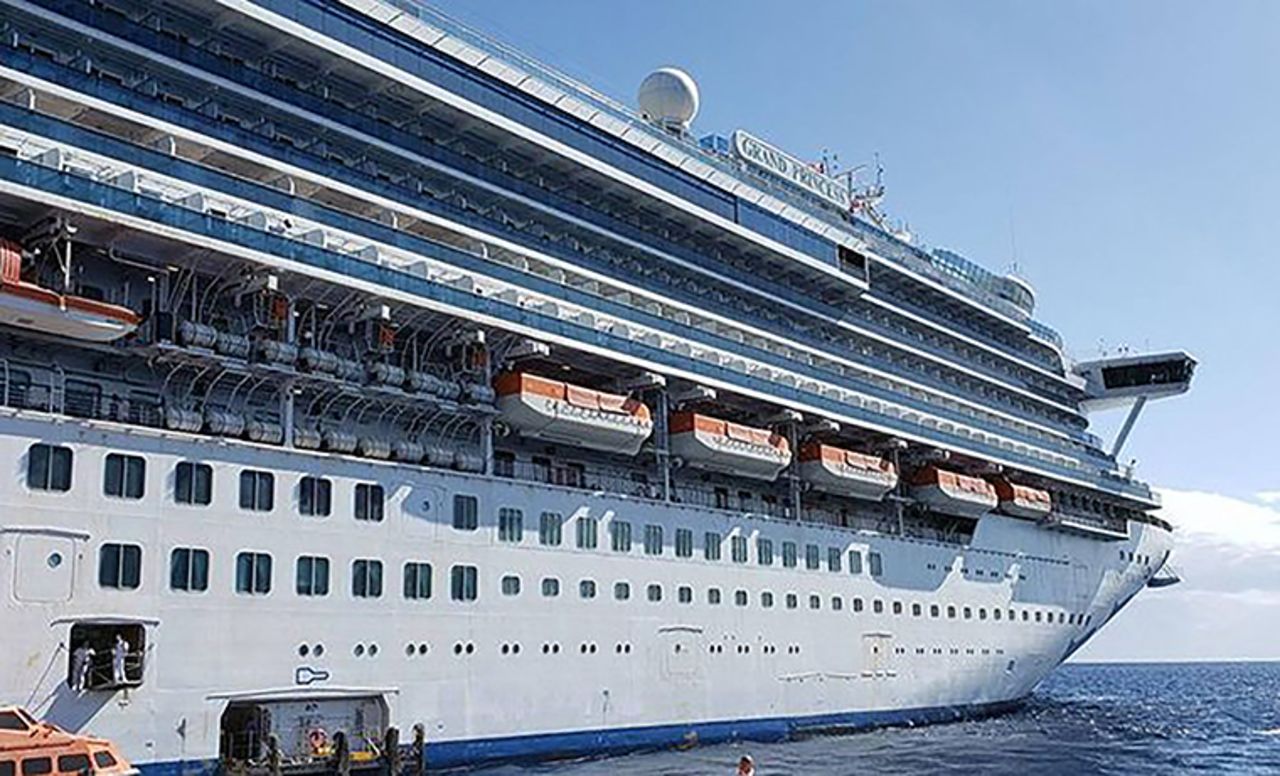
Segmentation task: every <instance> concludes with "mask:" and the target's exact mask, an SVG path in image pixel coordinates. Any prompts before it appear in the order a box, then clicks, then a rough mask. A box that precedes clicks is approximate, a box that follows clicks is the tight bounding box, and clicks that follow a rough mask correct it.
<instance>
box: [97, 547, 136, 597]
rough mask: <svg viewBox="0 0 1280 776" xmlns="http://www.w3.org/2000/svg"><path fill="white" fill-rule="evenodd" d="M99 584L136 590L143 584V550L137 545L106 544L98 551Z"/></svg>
mask: <svg viewBox="0 0 1280 776" xmlns="http://www.w3.org/2000/svg"><path fill="white" fill-rule="evenodd" d="M98 584H99V585H101V586H102V587H111V588H115V589H117V590H136V589H137V588H138V586H139V585H141V584H142V548H141V547H139V546H138V545H136V544H115V543H111V544H104V545H102V547H101V549H99V550H98Z"/></svg>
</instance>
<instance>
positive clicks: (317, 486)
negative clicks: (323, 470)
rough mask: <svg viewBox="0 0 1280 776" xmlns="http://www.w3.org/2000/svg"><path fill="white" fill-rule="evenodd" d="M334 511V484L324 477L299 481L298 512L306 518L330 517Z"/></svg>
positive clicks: (304, 478) (306, 478)
mask: <svg viewBox="0 0 1280 776" xmlns="http://www.w3.org/2000/svg"><path fill="white" fill-rule="evenodd" d="M332 510H333V483H332V482H330V481H329V480H326V479H325V478H323V477H303V478H302V479H301V480H299V481H298V512H299V513H300V514H302V515H303V516H305V517H328V516H329V514H330V513H331V512H332Z"/></svg>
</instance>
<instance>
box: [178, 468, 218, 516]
mask: <svg viewBox="0 0 1280 776" xmlns="http://www.w3.org/2000/svg"><path fill="white" fill-rule="evenodd" d="M173 500H174V501H176V502H177V503H179V504H191V505H193V506H207V505H208V504H209V503H210V502H211V501H213V467H212V466H210V465H209V464H207V463H193V462H192V461H182V462H181V463H179V464H178V465H177V467H175V468H174V470H173Z"/></svg>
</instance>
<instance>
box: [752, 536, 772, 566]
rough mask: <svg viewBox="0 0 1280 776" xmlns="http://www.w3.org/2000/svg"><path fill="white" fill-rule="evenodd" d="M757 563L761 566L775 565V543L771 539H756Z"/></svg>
mask: <svg viewBox="0 0 1280 776" xmlns="http://www.w3.org/2000/svg"><path fill="white" fill-rule="evenodd" d="M756 562H757V563H759V564H760V565H761V566H772V565H773V541H772V540H770V539H764V538H757V539H756Z"/></svg>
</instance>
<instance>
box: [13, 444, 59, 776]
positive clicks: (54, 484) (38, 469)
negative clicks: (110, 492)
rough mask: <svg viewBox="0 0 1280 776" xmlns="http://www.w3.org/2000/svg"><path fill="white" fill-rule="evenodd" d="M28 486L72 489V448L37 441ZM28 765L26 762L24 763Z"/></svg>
mask: <svg viewBox="0 0 1280 776" xmlns="http://www.w3.org/2000/svg"><path fill="white" fill-rule="evenodd" d="M27 487H29V488H32V489H34V490H57V491H66V490H70V489H71V448H69V447H60V446H56V445H46V444H43V443H39V442H38V443H36V444H34V445H32V446H31V447H30V448H29V449H28V450H27ZM23 767H24V768H25V767H26V763H25V762H24V763H23Z"/></svg>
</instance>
